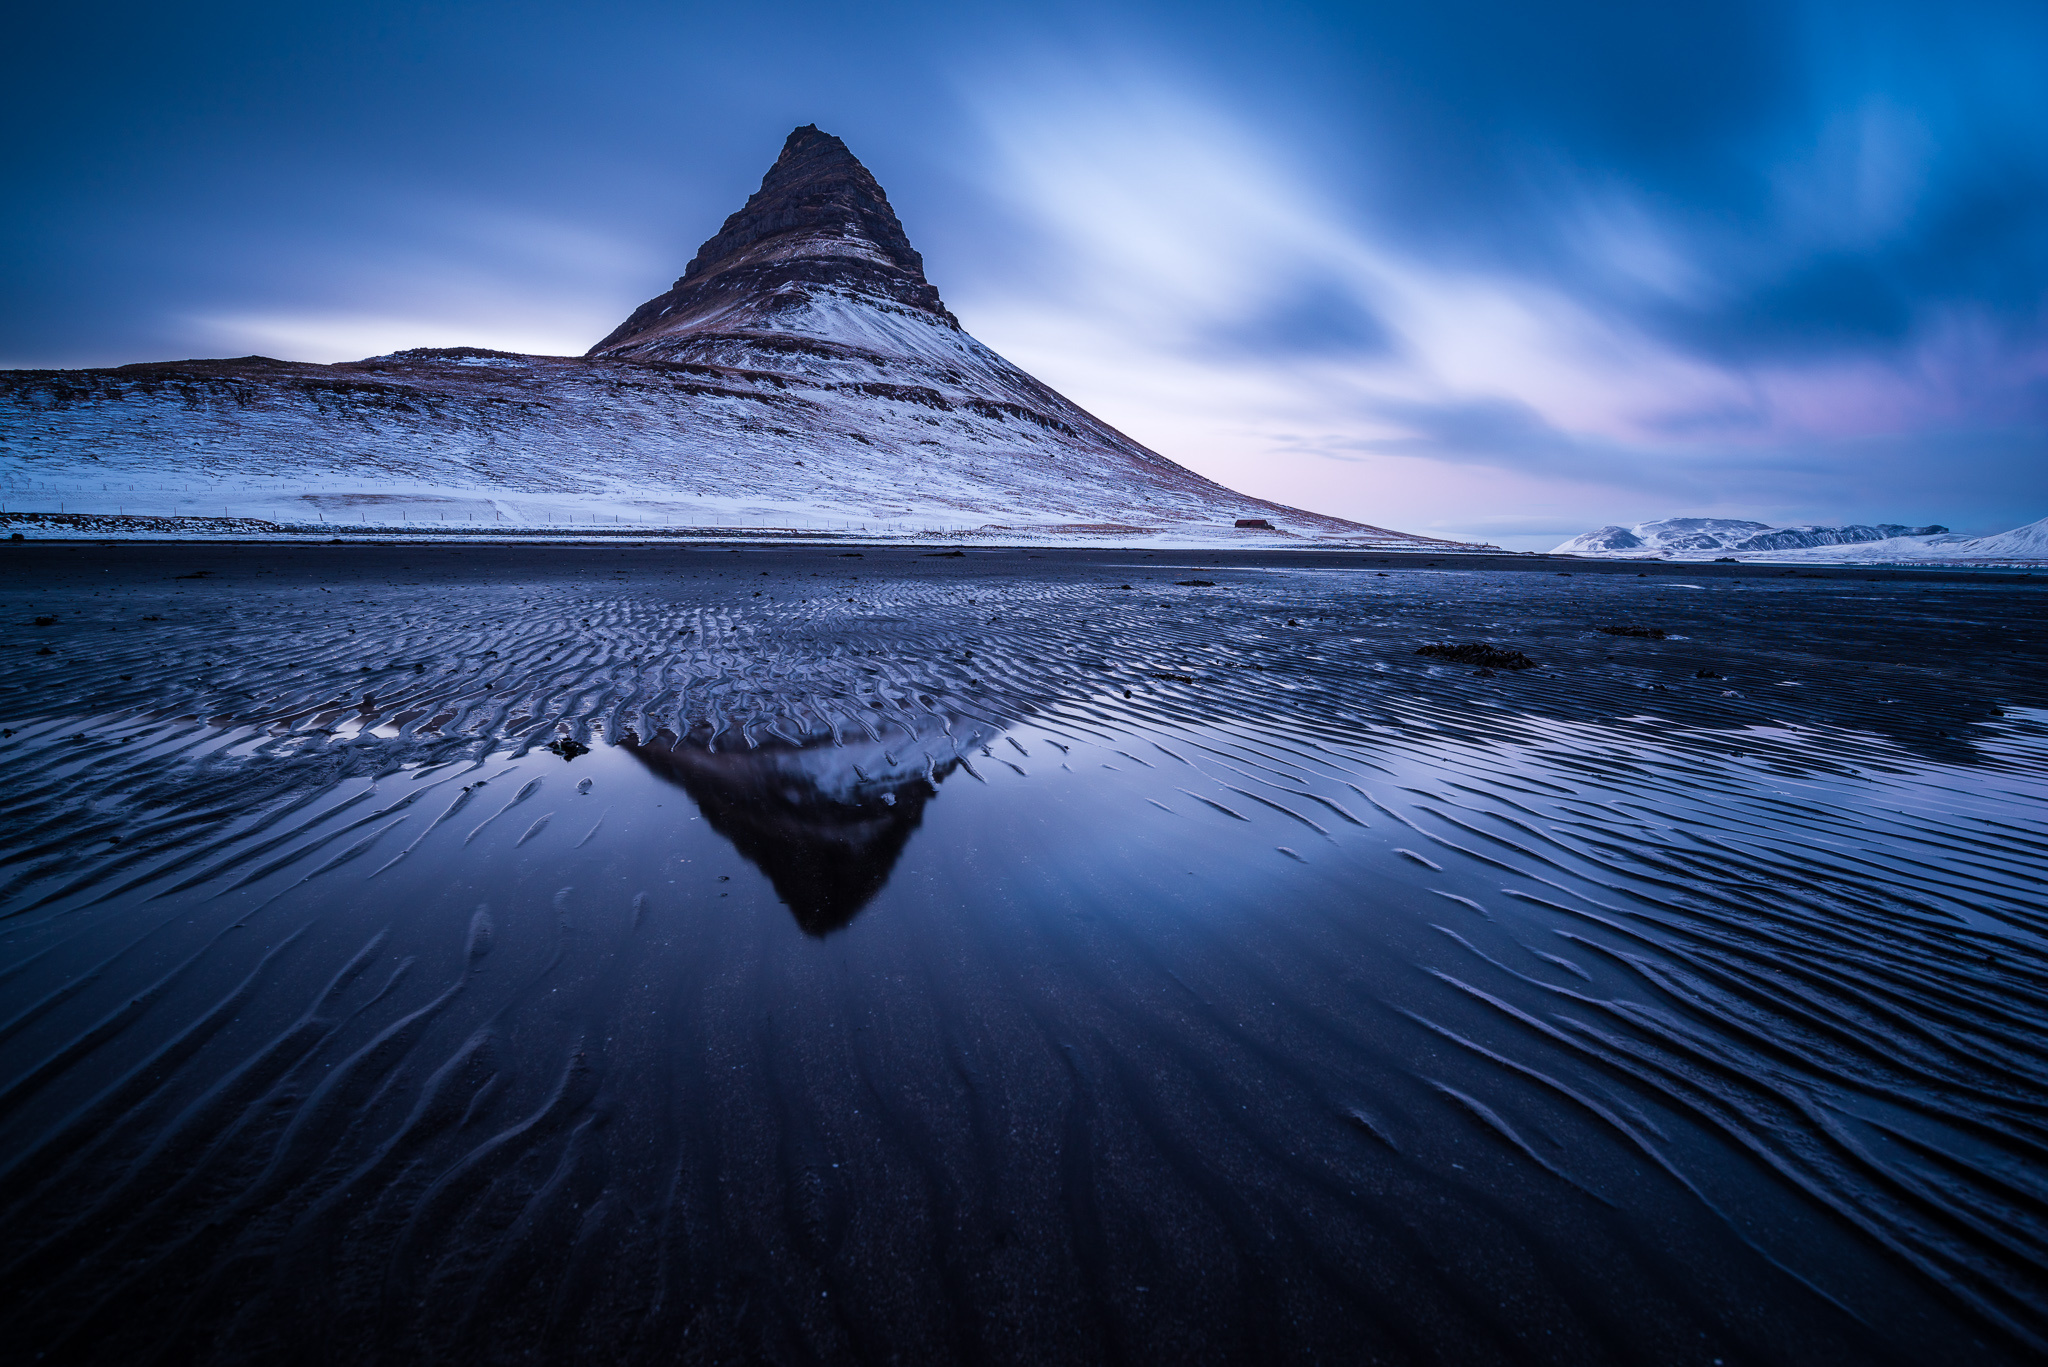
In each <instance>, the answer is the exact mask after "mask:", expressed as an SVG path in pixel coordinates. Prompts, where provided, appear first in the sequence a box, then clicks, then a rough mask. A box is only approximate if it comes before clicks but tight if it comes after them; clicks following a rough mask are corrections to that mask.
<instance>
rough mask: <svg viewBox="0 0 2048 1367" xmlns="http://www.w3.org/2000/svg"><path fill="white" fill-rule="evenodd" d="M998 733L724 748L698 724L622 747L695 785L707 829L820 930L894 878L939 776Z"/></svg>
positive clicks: (975, 730)
mask: <svg viewBox="0 0 2048 1367" xmlns="http://www.w3.org/2000/svg"><path fill="white" fill-rule="evenodd" d="M995 735H996V732H995V730H994V729H993V728H988V727H981V726H974V727H970V728H969V729H966V730H964V731H957V732H954V733H951V734H948V733H945V732H939V733H935V734H933V735H931V736H929V737H925V738H916V737H911V736H908V735H904V736H901V737H896V738H893V739H892V740H890V741H880V740H869V739H859V740H847V741H843V742H841V741H835V740H834V739H833V738H832V737H831V736H816V737H811V738H806V739H804V740H802V741H800V742H796V743H792V742H789V741H786V740H777V739H773V738H769V739H764V740H762V741H761V742H760V743H758V744H756V745H753V746H751V747H750V748H746V749H719V748H714V745H715V741H714V740H713V737H712V734H711V732H710V730H709V728H706V727H700V728H698V729H697V730H695V731H692V732H691V733H690V734H689V735H687V736H681V737H678V736H676V735H674V734H673V733H671V732H667V731H663V732H661V733H660V734H658V735H657V736H655V738H654V739H653V740H651V741H648V742H646V743H644V744H641V743H636V742H633V741H630V740H628V741H626V742H624V743H622V746H621V748H623V749H625V750H626V751H627V752H628V753H630V754H631V755H632V756H633V757H634V758H635V759H637V760H639V761H640V762H641V763H642V764H644V765H646V766H647V768H648V769H649V770H650V771H652V772H653V773H655V774H657V775H659V776H660V777H662V778H664V779H667V780H668V781H669V782H671V783H674V784H676V785H677V786H678V787H680V788H682V789H683V790H684V791H685V792H687V793H688V794H689V795H690V798H691V800H692V801H694V802H695V803H696V804H697V809H698V811H699V812H701V813H702V814H703V816H704V819H705V820H706V821H707V822H709V823H710V824H711V828H712V829H713V830H715V831H717V832H718V833H719V834H720V835H722V836H724V837H725V838H726V839H727V840H730V841H731V842H732V845H733V848H734V849H736V850H738V851H739V852H740V854H741V855H742V856H744V857H745V858H746V859H747V860H748V862H750V863H752V864H753V865H754V866H755V867H756V868H758V869H760V870H761V872H762V873H763V874H765V875H766V876H767V878H768V881H769V882H770V883H771V884H773V885H774V887H775V892H776V895H777V896H779V897H780V898H781V899H782V901H783V904H784V905H786V906H787V907H788V908H789V910H790V913H791V915H793V916H795V917H796V923H797V925H799V926H800V927H802V928H803V931H804V933H805V934H807V935H819V936H822V935H829V934H830V933H832V932H833V931H835V930H838V929H839V928H840V927H842V926H844V925H846V924H847V923H848V922H849V921H851V920H852V919H853V918H854V916H855V915H857V914H858V913H859V912H860V909H861V908H862V907H864V906H866V905H867V904H868V903H869V902H870V901H872V900H873V899H874V897H875V894H877V893H879V892H880V891H881V890H882V889H883V888H884V887H885V886H887V884H888V882H889V875H890V874H891V873H892V872H893V871H894V870H895V868H896V861H897V859H898V858H900V857H901V855H902V854H903V847H904V846H905V845H906V844H908V843H909V841H910V836H911V832H913V831H915V830H916V829H917V828H918V826H919V824H920V823H922V821H923V820H924V807H925V804H926V803H927V802H929V801H931V800H932V799H933V798H934V797H936V796H938V792H939V784H940V783H942V782H944V781H945V778H946V776H947V775H949V774H951V773H952V772H953V771H954V770H955V769H957V768H959V767H960V766H961V765H962V764H963V763H965V762H966V761H965V759H964V757H963V755H962V752H963V751H965V750H968V749H971V748H977V747H980V746H984V745H986V744H987V743H988V742H989V741H990V740H992V739H994V737H995ZM727 744H732V741H731V739H730V737H729V736H728V739H727Z"/></svg>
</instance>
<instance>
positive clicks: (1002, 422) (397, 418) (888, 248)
mask: <svg viewBox="0 0 2048 1367" xmlns="http://www.w3.org/2000/svg"><path fill="white" fill-rule="evenodd" d="M0 431H4V432H5V433H6V436H5V437H4V439H0V494H4V496H5V509H6V511H5V513H4V514H0V518H4V520H5V522H6V523H7V524H9V525H11V526H14V527H24V526H28V527H40V528H43V529H46V530H48V529H60V530H61V529H67V528H68V529H72V530H86V531H91V532H95V533H114V534H120V533H124V532H125V533H132V534H141V535H148V534H151V533H177V534H192V533H194V532H201V533H220V534H234V535H248V534H252V533H256V534H260V533H261V532H263V531H265V530H266V529H267V530H275V531H305V530H338V529H341V528H346V527H351V526H352V527H355V528H357V529H359V530H360V529H365V528H367V529H375V530H380V531H391V530H410V531H449V532H462V531H478V532H487V531H488V532H522V531H535V530H538V531H546V530H551V529H552V530H555V531H572V530H589V529H605V530H633V529H640V530H646V531H664V530H666V531H713V530H725V531H734V530H744V531H783V530H788V531H851V532H868V533H873V532H909V533H916V532H923V533H942V534H951V535H969V536H982V537H988V538H994V539H1004V540H1007V539H1020V538H1022V539H1031V538H1045V537H1052V538H1075V537H1080V538H1089V539H1109V540H1117V541H1122V540H1132V539H1135V540H1161V541H1165V542H1178V543H1182V544H1190V543H1201V544H1214V543H1233V542H1239V541H1254V540H1256V541H1260V542H1261V543H1262V544H1264V543H1272V542H1275V541H1279V542H1285V541H1287V540H1289V539H1296V540H1298V539H1303V538H1306V539H1310V540H1313V541H1317V542H1322V543H1331V542H1336V543H1341V544H1353V545H1377V546H1410V547H1417V546H1419V547H1448V546H1449V545H1450V544H1451V543H1446V542H1442V541H1435V540H1431V539H1429V538H1423V537H1415V536H1409V535H1406V534H1403V533H1399V532H1391V531H1387V530H1385V529H1383V528H1378V527H1369V526H1365V525H1362V524H1360V523H1356V522H1350V521H1346V520H1344V519H1341V518H1334V517H1328V516H1324V515H1321V514H1316V513H1311V512H1305V511H1303V510H1301V509H1297V508H1289V507H1285V506H1282V505H1279V504H1275V503H1270V502H1266V501H1264V500H1262V499H1257V498H1252V497H1249V496H1247V495H1244V494H1240V493H1237V492H1236V491H1234V490H1231V489H1227V488H1224V487H1223V486H1221V485H1219V484H1216V483H1215V482H1213V481H1211V480H1208V479H1205V478H1203V477H1201V476H1200V475H1197V474H1195V473H1194V472H1193V471H1190V470H1188V469H1186V468H1184V467H1182V466H1180V465H1177V464H1175V463H1174V462H1173V461H1171V460H1168V459H1167V458H1166V457H1164V456H1162V455H1160V454H1158V453H1157V452H1154V451H1151V450H1149V449H1147V448H1146V447H1144V446H1143V445H1141V444H1140V443H1138V442H1136V441H1133V440H1132V439H1131V438H1129V437H1127V436H1125V435H1124V434H1123V433H1121V432H1118V431H1117V430H1116V429H1114V428H1112V427H1110V426H1109V425H1108V424H1107V423H1104V422H1102V421H1101V420H1100V419H1098V418H1096V417H1094V416H1093V415H1092V414H1089V413H1087V412H1085V411H1084V410H1082V409H1081V408H1080V407H1078V406H1077V405H1075V404H1074V403H1072V402H1070V401H1069V400H1067V399H1066V398H1064V397H1062V396H1061V395H1059V394H1058V393H1056V392H1055V391H1053V390H1052V389H1051V388H1050V387H1048V386H1047V385H1045V384H1043V383H1041V382H1040V381H1038V380H1036V379H1034V378H1032V377H1031V376H1030V375H1027V374H1026V373H1024V372H1023V371H1022V370H1020V369H1018V368H1017V367H1016V366H1014V365H1011V364H1010V363H1009V362H1008V361H1006V360H1004V359H1003V358H1002V357H1000V356H998V355H997V354H996V353H995V352H993V351H991V350H989V348H987V347H985V346H983V345H982V344H981V343H980V342H978V341H976V340H975V339H974V338H973V337H972V336H970V335H968V333H967V332H966V331H965V330H963V329H962V328H961V326H960V323H959V320H958V319H956V318H955V317H954V316H953V314H952V313H951V311H949V310H948V309H947V307H946V305H945V303H944V302H943V301H942V300H941V298H940V296H939V292H938V290H937V289H936V288H935V287H934V286H933V285H932V284H931V282H930V281H928V280H926V279H925V275H924V262H923V258H921V257H920V256H919V255H918V253H917V250H916V249H915V248H914V247H912V246H911V244H910V238H909V235H908V234H907V233H906V232H905V231H904V228H903V224H902V222H901V221H900V220H899V219H898V218H897V216H896V212H895V210H894V209H893V208H891V207H890V204H889V199H888V196H887V195H886V194H885V193H884V192H883V190H882V187H881V185H880V184H879V183H877V181H876V180H875V178H874V176H873V175H871V174H870V173H869V172H868V169H867V168H866V167H865V166H863V165H861V163H860V161H859V160H858V159H857V158H856V157H855V156H854V155H853V153H852V152H851V151H850V150H849V149H848V148H847V146H846V144H845V143H843V142H841V141H840V140H839V139H838V138H836V137H833V136H832V135H831V134H829V133H826V132H823V131H821V130H820V129H818V128H816V127H814V126H810V125H806V126H804V127H802V128H798V129H796V130H795V131H794V132H792V133H791V134H790V135H789V138H788V140H787V141H786V142H785V143H784V144H783V148H782V153H781V155H780V156H778V157H777V158H776V160H775V164H774V165H773V166H771V167H770V168H769V170H768V174H767V175H766V176H765V177H764V178H763V179H762V182H761V188H760V189H759V190H758V191H757V192H756V193H755V194H754V195H753V196H752V197H751V198H749V199H748V200H747V202H746V204H745V205H744V206H743V207H742V208H741V209H740V210H739V212H737V213H735V214H733V215H732V216H731V217H730V218H728V219H727V220H726V221H725V224H724V226H722V227H721V228H720V229H719V230H718V232H717V233H716V234H714V235H713V236H712V237H711V238H710V239H709V240H707V241H706V242H705V243H704V245H703V246H702V247H701V248H699V249H698V251H697V254H696V256H695V257H694V258H693V259H692V260H691V261H690V263H689V265H688V266H687V267H686V268H685V269H684V271H683V274H682V277H681V278H680V279H678V280H677V281H676V282H675V284H674V285H673V286H672V287H671V288H669V289H668V290H667V291H666V292H665V293H663V294H660V295H658V296H656V297H655V298H653V299H650V300H648V301H647V302H646V303H645V304H643V305H641V306H640V307H639V308H638V309H635V310H634V311H633V313H632V314H631V316H629V317H628V318H627V319H626V320H625V322H623V323H621V324H620V325H619V327H618V328H616V329H615V330H614V331H613V332H612V333H611V335H609V336H607V337H606V338H605V339H604V340H603V341H601V342H599V343H598V344H597V345H596V346H595V347H593V348H591V350H590V351H589V352H588V353H586V354H585V355H583V356H575V357H571V356H528V355H517V354H513V353H508V352H501V351H491V350H485V349H481V348H473V347H454V348H422V349H416V350H410V351H401V352H397V353H394V354H391V355H386V356H373V357H370V358H368V359H367V360H362V361H352V362H343V363H340V364H336V365H316V364H308V363H299V362H291V361H280V360H274V359H271V358H268V357H262V356H246V357H241V358H239V359H234V360H207V361H167V362H153V363H147V364H141V365H127V366H118V367H113V368H108V369H97V370H21V371H9V372H0ZM1240 523H1243V524H1245V525H1244V526H1243V527H1240V526H1239V525H1238V524H1240ZM1261 523H1265V524H1270V525H1259V524H1261Z"/></svg>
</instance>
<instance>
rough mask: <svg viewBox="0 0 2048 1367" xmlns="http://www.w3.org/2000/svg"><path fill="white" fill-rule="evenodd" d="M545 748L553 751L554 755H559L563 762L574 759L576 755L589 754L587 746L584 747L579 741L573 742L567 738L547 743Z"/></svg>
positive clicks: (563, 737)
mask: <svg viewBox="0 0 2048 1367" xmlns="http://www.w3.org/2000/svg"><path fill="white" fill-rule="evenodd" d="M545 748H546V749H548V750H551V751H553V752H554V753H555V754H558V755H560V756H561V757H562V758H563V759H565V760H569V759H574V758H576V756H578V755H587V754H589V753H590V747H589V746H587V745H585V744H584V743H583V742H582V741H580V740H574V739H572V738H570V737H568V736H562V737H560V738H558V739H556V740H551V741H549V742H548V743H547V745H546V747H545Z"/></svg>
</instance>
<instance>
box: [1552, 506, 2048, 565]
mask: <svg viewBox="0 0 2048 1367" xmlns="http://www.w3.org/2000/svg"><path fill="white" fill-rule="evenodd" d="M1551 553H1552V554H1553V555H1599V556H1617V557H1643V558H1653V557H1654V558H1667V559H1679V560H1706V559H1722V558H1734V559H1741V560H1749V559H1763V560H1826V561H1833V562H1837V563H1840V562H1844V561H1846V562H1850V563H1857V564H1865V563H1869V564H1882V563H1890V562H1905V561H1932V562H1941V561H1946V562H1951V563H1956V564H2000V563H2009V564H2030V563H2033V562H2036V561H2048V518H2043V519H2041V520H2040V521H2039V522H2030V523H2028V524H2027V525H2026V526H2024V527H2019V528H2016V529H2015V530H2013V531H2009V532H2000V533H1999V534H1997V535H1996V536H1975V537H1973V536H1959V535H1957V534H1955V533H1953V532H1951V531H1949V529H1948V528H1946V527H1942V526H1936V525H1928V526H1924V527H1911V526H1907V525H1906V524H1904V523H1895V522H1884V523H1873V524H1866V523H1849V524H1847V525H1844V526H1839V527H1828V526H1822V525H1820V524H1818V523H1802V524H1799V525H1797V526H1773V525H1772V524H1770V523H1768V522H1748V521H1744V520H1742V519H1740V518H1728V517H1666V518H1660V519H1658V520H1657V521H1655V522H1638V523H1636V524H1635V525H1634V526H1632V527H1619V526H1609V527H1601V528H1599V529H1598V530H1596V531H1590V532H1584V533H1582V534H1580V535H1578V536H1575V537H1573V538H1572V539H1571V540H1569V541H1567V542H1565V543H1564V544H1563V545H1561V546H1559V547H1558V548H1557V549H1556V550H1555V551H1553V552H1551Z"/></svg>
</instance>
